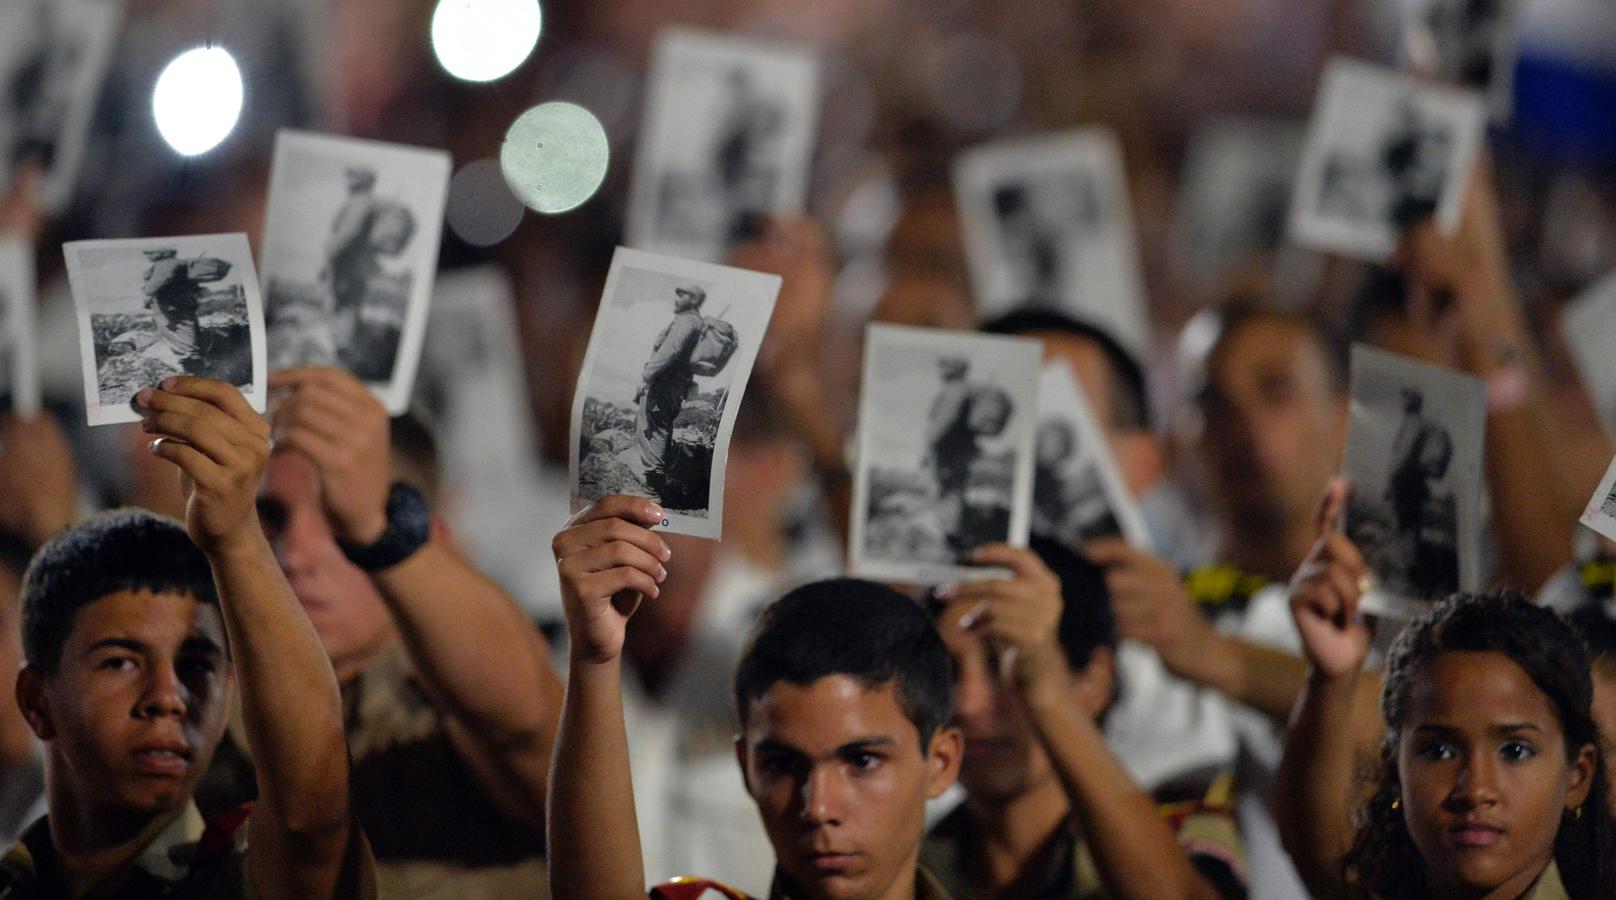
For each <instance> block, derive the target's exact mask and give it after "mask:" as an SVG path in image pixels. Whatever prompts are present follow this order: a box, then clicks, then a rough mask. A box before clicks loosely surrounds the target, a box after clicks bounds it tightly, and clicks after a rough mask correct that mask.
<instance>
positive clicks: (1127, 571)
mask: <svg viewBox="0 0 1616 900" xmlns="http://www.w3.org/2000/svg"><path fill="white" fill-rule="evenodd" d="M1083 555H1084V556H1087V557H1088V558H1089V560H1090V561H1091V562H1093V563H1094V564H1095V565H1097V566H1099V567H1100V568H1102V569H1104V570H1105V585H1106V588H1107V589H1108V590H1110V592H1111V607H1112V609H1113V610H1115V612H1116V617H1117V634H1118V635H1119V636H1121V637H1125V638H1129V639H1131V640H1136V641H1139V642H1140V643H1142V644H1145V645H1147V646H1149V647H1151V648H1152V649H1154V650H1155V651H1156V652H1157V653H1158V654H1160V655H1161V658H1162V663H1163V664H1164V665H1166V666H1167V668H1168V670H1169V671H1171V672H1174V673H1177V674H1182V673H1183V672H1185V671H1187V670H1188V669H1189V668H1190V667H1191V666H1192V665H1193V663H1194V661H1195V657H1196V656H1197V655H1198V654H1200V653H1201V652H1202V651H1203V649H1204V647H1205V646H1206V644H1207V642H1208V641H1210V640H1211V639H1212V638H1213V637H1214V633H1213V630H1212V624H1211V623H1210V622H1208V621H1207V620H1206V617H1205V616H1203V615H1201V612H1200V610H1198V609H1196V608H1195V604H1194V602H1193V601H1192V600H1190V595H1189V592H1188V591H1186V590H1185V589H1184V581H1183V578H1182V577H1181V576H1180V575H1179V573H1178V569H1176V568H1174V567H1173V564H1172V563H1169V562H1168V561H1167V560H1165V559H1162V558H1160V557H1158V556H1153V555H1151V554H1150V553H1147V552H1145V551H1144V550H1141V549H1139V548H1138V547H1135V546H1133V545H1132V544H1129V543H1128V542H1127V541H1126V540H1124V539H1122V538H1104V539H1101V540H1093V541H1087V542H1085V543H1084V544H1083Z"/></svg>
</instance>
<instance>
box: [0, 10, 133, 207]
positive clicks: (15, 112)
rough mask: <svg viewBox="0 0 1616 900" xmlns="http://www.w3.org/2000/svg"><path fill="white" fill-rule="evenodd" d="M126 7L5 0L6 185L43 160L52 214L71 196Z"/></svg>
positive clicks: (1, 21) (1, 86) (2, 179)
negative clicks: (25, 166) (18, 171)
mask: <svg viewBox="0 0 1616 900" xmlns="http://www.w3.org/2000/svg"><path fill="white" fill-rule="evenodd" d="M123 11H124V10H123V3H122V2H120V0H7V2H6V3H4V4H0V186H3V185H5V184H9V183H10V182H11V180H12V179H13V178H14V177H15V176H16V172H17V169H18V167H20V166H23V165H29V164H31V165H36V166H38V167H39V170H40V172H41V174H42V175H43V179H42V181H41V183H40V188H39V202H40V206H41V207H42V208H43V209H44V210H45V211H46V212H47V213H58V212H61V211H62V209H63V208H65V207H66V206H67V204H68V202H69V201H71V200H72V198H73V185H74V179H75V178H76V177H77V174H78V169H79V164H80V161H81V160H82V159H83V157H84V148H85V140H86V138H87V135H88V133H89V129H90V117H91V115H92V114H93V113H94V112H95V104H96V100H97V99H98V97H99V94H100V90H101V82H102V79H103V77H104V76H105V74H106V71H107V64H108V62H109V60H110V59H111V57H112V51H113V44H114V40H115V39H116V37H117V34H118V28H119V25H120V23H122V21H123Z"/></svg>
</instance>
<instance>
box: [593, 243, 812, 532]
mask: <svg viewBox="0 0 1616 900" xmlns="http://www.w3.org/2000/svg"><path fill="white" fill-rule="evenodd" d="M779 292H780V278H779V276H777V275H767V274H764V273H761V272H751V271H747V270H745V269H735V268H731V267H728V266H718V265H713V264H711V263H702V262H695V261H692V260H685V259H678V258H675V257H669V256H660V255H658V254H653V253H645V252H641V251H637V250H630V249H627V248H623V247H619V248H618V250H617V253H616V255H615V256H613V257H612V268H611V271H610V273H609V274H608V275H607V276H606V290H605V293H604V294H603V295H602V297H601V301H600V311H599V312H598V313H596V315H595V327H594V330H593V331H592V332H591V333H590V335H589V349H588V351H587V352H586V354H585V356H584V365H583V372H582V374H581V375H580V376H579V378H578V388H577V393H576V394H574V396H573V404H572V434H573V440H572V442H571V448H570V449H571V456H572V459H571V466H570V469H571V481H572V508H573V509H574V511H576V510H578V509H582V508H583V507H584V506H585V505H587V504H588V503H590V502H592V501H594V500H597V499H599V498H601V497H606V496H610V495H613V494H631V495H634V496H639V497H647V498H649V499H651V500H654V501H656V502H657V503H658V504H659V505H660V506H661V507H662V508H663V509H664V510H665V511H666V512H667V517H666V520H665V521H664V523H663V526H662V527H663V529H664V530H667V531H672V532H675V533H678V534H689V535H694V536H696V537H704V538H712V539H714V540H717V539H718V538H719V537H720V535H721V534H722V531H723V515H724V472H725V464H726V462H727V460H728V458H729V437H730V433H731V432H732V431H733V430H734V428H735V416H736V414H737V413H738V412H739V411H740V405H741V396H742V394H744V393H745V391H746V382H747V379H748V378H750V377H751V374H752V363H753V362H754V361H755V360H756V359H757V352H758V347H759V346H760V344H761V343H762V341H763V334H764V332H765V330H766V329H767V328H768V324H769V317H770V316H772V315H773V314H774V301H775V298H776V297H777V296H778V294H779Z"/></svg>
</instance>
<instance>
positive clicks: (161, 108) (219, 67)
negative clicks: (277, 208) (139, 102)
mask: <svg viewBox="0 0 1616 900" xmlns="http://www.w3.org/2000/svg"><path fill="white" fill-rule="evenodd" d="M241 100H242V91H241V68H240V67H239V66H237V65H236V61H235V59H234V58H233V57H231V55H230V54H229V53H227V52H226V51H225V50H223V49H222V48H219V47H196V48H194V49H191V50H187V51H185V52H184V53H181V54H180V55H179V56H177V57H175V58H174V61H173V62H171V63H169V64H168V66H167V67H166V68H164V69H163V73H162V74H161V75H159V76H157V87H156V89H155V90H154V91H153V92H152V115H153V116H154V117H155V118H156V119H157V130H158V132H159V133H161V134H162V136H163V140H165V141H168V145H169V146H170V147H173V148H174V150H175V151H176V152H178V153H179V154H181V155H182V156H196V155H198V154H201V153H206V152H208V151H209V150H212V149H213V148H214V147H217V146H219V142H220V141H222V140H224V139H225V138H226V137H228V136H229V135H230V132H231V131H232V130H233V129H234V128H235V127H236V121H237V120H238V119H240V118H241Z"/></svg>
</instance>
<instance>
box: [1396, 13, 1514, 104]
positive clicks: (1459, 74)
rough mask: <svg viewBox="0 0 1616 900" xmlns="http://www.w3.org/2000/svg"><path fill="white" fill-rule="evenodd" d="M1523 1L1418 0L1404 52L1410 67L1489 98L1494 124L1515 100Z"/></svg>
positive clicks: (1409, 15)
mask: <svg viewBox="0 0 1616 900" xmlns="http://www.w3.org/2000/svg"><path fill="white" fill-rule="evenodd" d="M1520 11H1521V3H1520V2H1519V0H1413V2H1412V4H1411V5H1410V7H1409V8H1408V9H1407V10H1406V12H1405V15H1406V20H1405V23H1404V26H1403V51H1404V53H1405V55H1406V56H1407V57H1408V62H1409V65H1410V67H1411V68H1412V69H1413V70H1414V71H1416V72H1419V73H1421V74H1424V75H1432V76H1434V77H1436V78H1439V79H1441V80H1443V81H1446V82H1448V83H1450V84H1455V85H1458V86H1460V87H1466V88H1470V89H1471V90H1473V91H1477V92H1479V93H1480V94H1482V95H1483V96H1484V97H1486V98H1487V104H1488V108H1489V110H1490V112H1491V114H1492V117H1493V118H1494V119H1498V120H1503V119H1507V118H1508V117H1509V112H1510V107H1511V105H1512V103H1513V101H1514V93H1513V89H1514V76H1515V57H1516V53H1517V51H1518V40H1517V39H1518V37H1519V35H1518V31H1519V26H1520Z"/></svg>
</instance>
